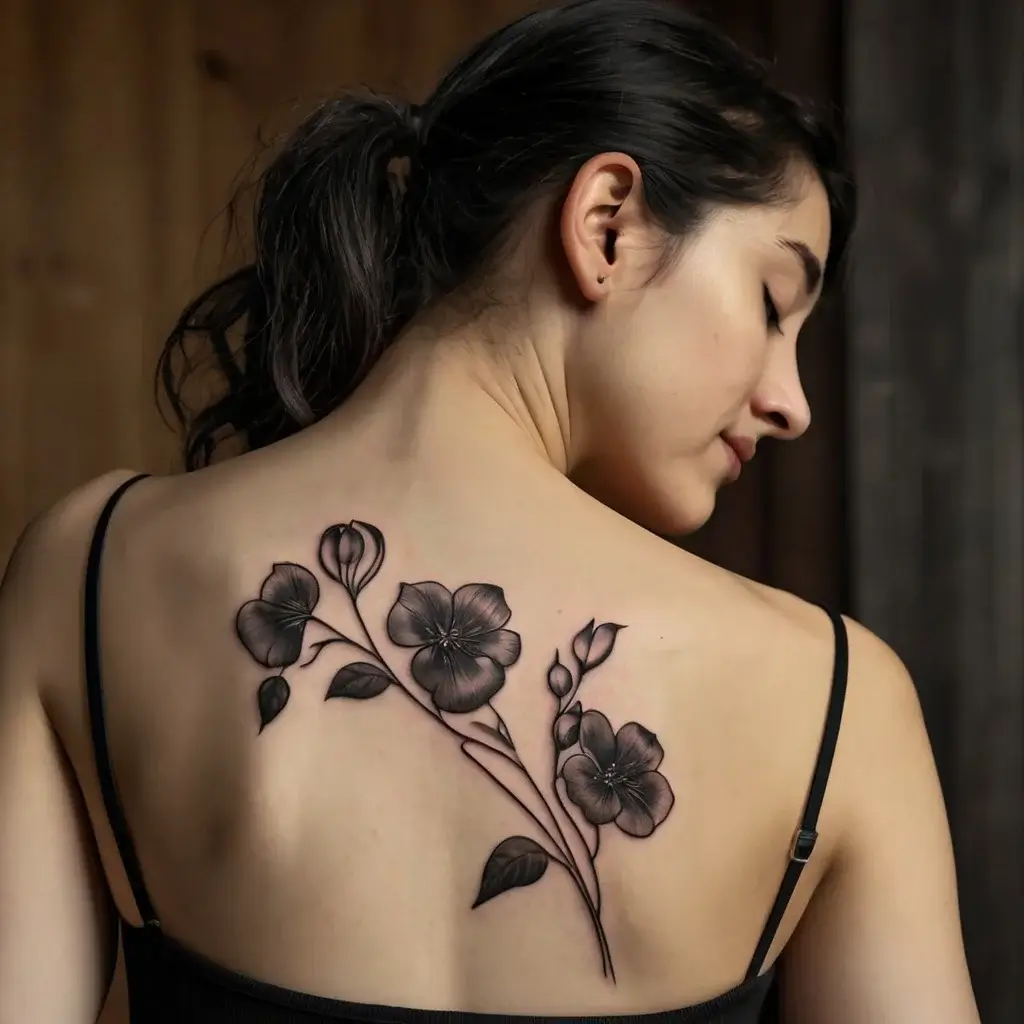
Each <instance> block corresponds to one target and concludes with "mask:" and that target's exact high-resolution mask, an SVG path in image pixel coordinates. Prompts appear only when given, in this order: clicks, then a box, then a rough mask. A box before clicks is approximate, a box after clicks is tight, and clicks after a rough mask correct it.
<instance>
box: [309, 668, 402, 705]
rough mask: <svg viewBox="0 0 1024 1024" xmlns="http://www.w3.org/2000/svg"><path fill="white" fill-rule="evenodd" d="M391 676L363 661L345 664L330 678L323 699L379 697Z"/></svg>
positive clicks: (367, 698) (388, 683)
mask: <svg viewBox="0 0 1024 1024" xmlns="http://www.w3.org/2000/svg"><path fill="white" fill-rule="evenodd" d="M391 682H392V679H391V676H389V675H388V674H387V672H385V671H384V669H382V668H380V667H379V666H378V665H371V664H369V663H368V662H365V661H359V662H356V663H355V664H353V665H346V666H345V667H344V668H343V669H341V670H340V671H339V672H338V673H336V675H335V676H334V678H333V679H332V680H331V685H330V686H329V687H328V689H327V696H326V697H324V700H330V699H331V698H332V697H348V698H349V699H350V700H369V699H370V698H371V697H379V696H380V695H381V694H382V693H383V692H384V691H385V690H386V689H387V688H388V687H389V686H390V685H391Z"/></svg>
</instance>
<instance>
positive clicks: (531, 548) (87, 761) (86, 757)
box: [47, 457, 837, 1013]
mask: <svg viewBox="0 0 1024 1024" xmlns="http://www.w3.org/2000/svg"><path fill="white" fill-rule="evenodd" d="M357 469H358V467H353V468H352V470H351V471H350V472H349V473H346V472H345V471H344V470H345V467H344V466H342V467H341V468H340V469H339V472H338V474H337V476H336V478H335V479H336V482H335V480H331V481H329V482H324V481H320V482H319V485H317V486H314V481H313V480H310V479H306V478H305V475H304V472H305V470H306V467H305V465H304V464H303V462H302V461H301V460H298V461H297V463H296V462H291V463H288V464H284V463H279V462H277V461H275V460H274V459H273V458H270V457H263V458H256V457H250V458H248V459H246V460H241V461H240V462H239V463H237V464H228V465H226V466H224V467H221V468H220V469H217V470H211V471H208V472H207V473H204V474H199V475H196V476H191V477H186V478H177V479H154V480H149V481H146V482H144V483H140V484H139V485H138V486H137V487H136V488H135V489H134V490H131V491H129V492H128V493H127V494H126V495H125V497H124V498H123V500H122V502H121V504H120V506H119V507H118V508H117V510H116V511H115V513H114V516H113V518H112V521H111V524H110V530H109V533H108V536H107V540H106V543H105V546H104V550H103V554H102V563H101V575H100V578H101V580H102V591H101V593H102V600H101V601H100V602H99V609H98V610H99V622H100V632H99V638H100V641H99V653H100V664H101V671H102V686H103V691H104V696H105V705H106V721H107V729H108V735H109V742H110V748H111V754H112V762H113V768H114V773H115V776H116V781H117V787H118V790H119V793H120V797H121V800H122V803H123V806H124V808H125V812H126V817H127V820H128V822H129V823H130V829H131V832H132V835H133V837H134V840H135V846H136V849H137V852H138V855H139V859H140V861H141V864H142V868H143V872H144V876H145V884H146V887H147V889H148V891H149V893H150V894H151V896H152V899H153V902H154V904H155V907H156V912H157V914H158V916H159V917H160V919H161V921H162V924H163V927H164V930H165V931H167V932H168V933H169V934H171V935H173V936H175V937H176V938H178V939H179V940H181V941H182V942H183V943H184V944H185V945H187V946H189V947H191V948H193V949H195V950H197V951H199V952H200V953H202V954H205V955H206V956H208V957H211V958H212V959H214V960H216V961H218V962H220V963H222V964H224V965H226V966H228V967H231V968H233V969H235V970H239V971H242V972H244V973H245V974H247V975H251V976H255V977H258V978H260V979H262V980H265V981H269V982H273V983H276V984H279V985H283V986H287V987H290V988H294V989H299V990H303V991H312V992H317V993H320V994H324V995H329V996H335V997H339V998H345V999H352V1000H359V1001H365V1002H380V1003H386V1004H398V1005H410V1006H421V1007H459V1008H463V1009H478V1010H490V1011H501V1012H531V1011H532V1012H546V1013H586V1012H593V1013H608V1012H615V1011H620V1012H628V1011H644V1010H650V1009H660V1008H666V1007H671V1006H679V1005H685V1004H689V1003H693V1002H697V1001H700V1000H702V999H704V998H707V997H709V996H713V995H716V994H718V993H720V992H722V991H724V990H725V989H727V988H729V987H730V986H732V985H734V984H736V983H737V982H738V981H739V980H740V979H741V978H742V976H743V972H744V970H745V969H746V967H747V963H748V961H749V959H750V956H751V954H752V952H753V949H754V946H755V944H756V942H757V939H758V936H759V934H760V933H761V929H762V927H763V925H764V921H765V917H766V915H767V913H768V910H769V908H770V906H771V904H772V901H773V899H774V897H775V893H776V890H777V889H778V885H779V882H780V879H781V877H782V872H783V870H784V868H785V865H786V862H787V859H788V855H789V850H790V844H791V841H792V836H793V832H794V829H795V828H796V826H797V825H798V823H799V819H800V812H801V808H802V805H803V802H804V799H805V797H806V792H807V785H808V782H809V779H810V774H811V770H812V768H813V766H814V761H815V756H816V753H817V749H818V744H819V742H820V739H821V732H822V724H823V719H824V713H825V707H826V703H827V699H828V693H829V684H830V680H831V669H832V658H833V638H832V632H831V629H830V627H829V625H828V620H827V618H826V617H825V616H824V615H823V614H821V612H820V611H818V610H816V609H813V608H810V607H809V606H805V605H803V604H802V603H801V602H798V601H796V600H795V599H792V598H787V597H786V596H785V595H779V594H776V593H774V592H770V591H767V590H765V589H763V588H758V587H755V586H753V585H751V584H749V583H747V582H745V581H742V580H740V579H738V578H736V577H733V576H731V575H730V574H728V573H725V572H724V571H722V570H718V569H716V568H714V567H711V566H708V565H707V564H705V563H702V562H699V561H697V560H696V559H694V558H692V557H690V556H688V555H686V554H684V553H683V552H681V551H678V550H676V549H674V548H673V547H671V546H670V545H668V544H666V543H664V542H662V541H659V540H657V539H656V538H653V537H651V536H650V535H648V534H646V533H644V532H642V531H640V530H638V529H636V528H635V527H633V526H632V525H631V524H628V523H627V522H625V521H623V520H620V519H618V517H615V516H614V515H612V514H611V513H608V512H606V511H605V510H604V509H603V508H601V507H600V506H594V505H592V504H591V503H590V502H589V501H588V500H586V499H583V500H581V499H580V498H579V497H578V496H577V495H576V493H575V491H574V490H573V489H572V488H570V487H568V486H567V485H565V486H563V485H562V484H561V483H560V478H559V480H552V481H551V485H552V486H551V489H550V491H549V492H548V493H535V494H534V500H532V501H527V500H525V498H526V497H527V496H525V495H520V496H519V497H520V499H522V500H519V501H517V500H516V493H515V489H514V487H513V486H511V485H509V486H507V487H505V488H503V486H502V481H501V479H500V478H499V477H498V476H497V475H493V474H492V475H490V476H489V475H488V474H487V472H486V470H482V471H481V473H480V475H479V476H478V477H477V478H476V479H475V481H473V483H474V485H475V486H472V487H468V488H467V487H465V486H464V485H463V486H460V485H459V484H458V482H457V481H454V480H453V481H432V482H431V483H429V484H426V485H423V484H420V485H417V487H416V488H415V493H405V494H402V493H391V494H389V493H388V487H381V486H373V484H372V483H368V482H366V480H365V477H364V476H363V475H361V474H359V473H358V472H357V471H356V470H357ZM544 486H547V485H544ZM111 489H112V487H111V481H109V480H108V481H105V482H103V483H102V484H98V485H97V486H96V488H95V493H94V494H93V495H92V496H91V498H85V499H84V501H83V503H84V504H86V505H91V506H92V511H93V513H94V514H95V513H98V511H99V506H100V505H101V504H102V502H101V501H98V499H99V498H100V497H101V496H105V495H106V494H109V492H110V490H111ZM542 489H543V488H542ZM415 499H419V500H415ZM446 502H447V504H446ZM351 521H358V522H359V523H361V524H369V525H370V526H372V527H375V528H376V531H379V539H378V535H377V533H375V532H374V531H372V530H370V529H369V527H368V526H365V525H364V526H362V527H360V528H357V529H358V530H359V532H358V536H357V533H356V532H354V531H353V530H352V529H351V528H350V529H349V530H347V531H340V530H334V531H333V532H332V531H331V530H330V528H331V527H333V526H335V524H348V523H350V522H351ZM360 542H361V544H362V551H361V553H360V552H359V551H358V548H359V546H360ZM347 559H351V561H350V562H349V564H348V566H346V560H347ZM339 581H340V582H339ZM425 581H426V582H425ZM346 583H347V584H348V585H347V586H346ZM405 585H408V586H405ZM361 588H362V589H361ZM460 588H461V589H460ZM449 595H450V596H449ZM446 617H447V620H446V621H447V622H448V624H449V629H448V631H447V634H445V633H444V631H443V630H441V631H440V632H438V629H437V623H438V622H440V621H441V620H444V619H445V618H446ZM506 620H507V621H506ZM71 636H74V634H71ZM341 636H344V637H347V638H348V639H349V640H350V641H352V643H345V642H341V641H340V639H339V638H340V637H341ZM79 637H80V634H79ZM324 641H334V642H331V643H324ZM355 644H358V645H359V647H356V646H355ZM360 648H362V649H360ZM354 664H355V665H360V664H361V665H363V666H366V665H370V666H372V667H371V668H370V669H367V668H365V667H364V668H361V669H360V668H351V667H349V668H348V669H347V670H346V671H342V670H343V669H346V666H352V665H354ZM556 664H557V665H560V666H563V667H564V668H556V669H555V670H554V671H553V672H552V666H553V665H556ZM268 680H270V681H269V682H268ZM81 686H82V683H81V679H80V678H73V679H72V678H69V679H68V680H67V682H66V684H64V683H62V684H58V685H56V686H55V687H54V688H53V690H52V692H50V693H49V694H47V700H48V703H50V704H51V705H52V714H53V717H54V720H55V722H56V724H57V728H58V731H59V732H60V734H61V737H62V740H63V741H64V743H65V745H66V747H67V749H68V751H69V753H70V755H71V758H72V761H73V764H74V766H75V769H76V772H77V773H78V775H79V776H80V778H81V780H82V783H83V788H84V791H85V793H86V795H87V800H88V803H89V807H90V813H91V817H92V820H93V822H94V826H95V828H96V830H97V834H98V836H99V839H100V846H101V850H102V853H103V856H104V863H105V867H106V870H107V872H108V876H109V877H110V879H111V881H112V885H113V889H114V892H115V895H116V898H117V901H118V904H119V907H120V909H121V910H122V912H123V913H124V914H125V916H126V917H128V919H129V920H133V919H134V920H138V916H137V913H136V911H135V908H134V907H133V903H132V898H131V894H130V890H129V888H128V886H127V884H126V880H125V877H124V872H123V868H122V866H121V864H120V860H119V858H118V856H117V853H116V848H115V846H114V844H113V842H112V837H111V834H110V829H109V825H108V823H107V820H106V816H105V814H104V810H103V806H102V801H101V799H100V795H99V790H98V784H97V778H96V771H95V767H94V764H93V752H92V749H91V738H90V729H89V723H88V716H87V714H86V712H85V707H84V704H83V702H82V699H81ZM488 696H490V699H489V700H488V699H487V698H488ZM285 697H287V702H286V703H285ZM577 702H579V704H578V706H577ZM282 705H283V706H282ZM566 710H567V711H568V712H569V713H568V714H565V715H562V717H559V714H560V711H566ZM580 712H583V713H584V714H583V717H579V713H580ZM631 723H632V724H631ZM581 727H582V728H581ZM569 761H572V764H570V765H569V767H568V768H567V767H566V764H567V762H569ZM616 762H617V767H616ZM563 772H564V773H565V774H564V776H563V774H562V773H563ZM655 775H656V776H657V777H655ZM613 805H614V806H613ZM588 818H589V820H588ZM836 820H837V812H836V811H835V810H833V809H831V808H830V806H829V804H828V803H827V804H826V809H825V814H824V816H823V824H822V832H823V841H822V846H821V849H820V852H819V854H818V855H817V857H816V858H815V861H814V862H813V863H812V865H811V866H810V869H809V871H808V873H807V877H808V881H807V882H806V883H805V885H803V886H802V887H801V891H799V892H798V894H797V898H796V900H795V901H794V904H793V906H792V907H791V911H790V913H789V914H787V918H786V921H785V923H784V925H783V928H782V929H781V933H780V944H781V941H782V940H784V939H785V937H786V935H787V934H788V933H789V932H790V931H791V930H792V927H793V925H794V924H795V921H796V920H797V918H798V917H799V913H800V910H801V909H802V907H803V906H804V905H805V904H806V901H807V899H808V898H809V896H810V892H811V891H812V890H813V888H814V884H815V881H816V879H818V878H820V877H821V874H822V872H823V871H824V869H825V867H826V866H827V863H828V860H829V856H830V854H829V849H830V846H831V839H830V822H835V821H836ZM594 821H597V822H601V824H599V825H594V824H592V822H594ZM652 831H653V834H649V835H646V836H645V833H651V832H652ZM831 831H832V832H833V833H834V832H835V827H834V825H833V827H832V829H831ZM507 839H512V840H513V841H512V842H510V843H506V844H505V845H504V846H502V845H501V844H502V843H503V841H504V840H507ZM526 885H529V886H530V888H527V889H524V890H523V891H518V887H520V886H526ZM588 897H589V900H588ZM598 900H599V901H600V903H598ZM598 908H599V910H600V917H599V921H600V923H601V929H598V928H595V921H594V914H593V910H594V909H598ZM604 944H606V946H607V948H606V949H604V950H603V949H602V946H603V945H604ZM603 968H605V969H614V972H615V975H616V981H617V984H616V985H615V986H614V987H612V986H610V985H608V984H606V983H605V980H604V977H603ZM527 982H528V983H527Z"/></svg>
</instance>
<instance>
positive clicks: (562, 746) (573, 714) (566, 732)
mask: <svg viewBox="0 0 1024 1024" xmlns="http://www.w3.org/2000/svg"><path fill="white" fill-rule="evenodd" d="M582 713H583V707H582V705H581V704H580V702H579V701H577V702H576V703H575V704H573V706H572V707H571V708H569V710H568V711H566V712H563V713H562V714H561V715H559V716H558V718H556V719H555V742H556V743H557V744H558V749H559V750H560V751H562V750H568V749H569V747H571V746H572V745H573V744H574V743H575V742H576V741H577V740H578V739H579V738H580V718H581V717H582Z"/></svg>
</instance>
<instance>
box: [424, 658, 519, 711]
mask: <svg viewBox="0 0 1024 1024" xmlns="http://www.w3.org/2000/svg"><path fill="white" fill-rule="evenodd" d="M412 674H413V678H414V679H415V680H416V682H418V683H419V684H420V686H422V687H423V689H424V690H426V691H427V692H428V693H430V694H431V695H432V696H433V699H434V705H435V706H436V707H437V708H438V709H439V710H441V711H451V712H454V713H455V714H465V713H466V712H468V711H476V709H477V708H481V707H483V706H484V704H486V703H487V702H488V701H489V700H490V699H491V698H492V697H493V696H494V695H495V694H496V693H497V692H498V691H499V690H500V689H501V688H502V686H503V685H504V684H505V670H504V669H503V668H502V667H501V666H500V665H498V664H497V663H496V662H494V661H492V660H491V659H490V658H473V657H470V655H468V654H466V653H465V652H464V651H460V650H459V649H458V648H456V647H447V648H444V647H442V646H441V645H440V644H431V645H430V646H429V647H424V648H423V649H422V650H420V651H418V652H417V653H416V656H415V657H414V658H413V659H412Z"/></svg>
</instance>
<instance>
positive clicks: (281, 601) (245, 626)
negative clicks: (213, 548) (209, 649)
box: [235, 562, 320, 668]
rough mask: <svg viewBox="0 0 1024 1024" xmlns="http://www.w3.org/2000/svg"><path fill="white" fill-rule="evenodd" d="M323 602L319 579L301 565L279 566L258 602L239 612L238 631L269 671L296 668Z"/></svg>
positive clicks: (262, 590)
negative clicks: (309, 624) (308, 627)
mask: <svg viewBox="0 0 1024 1024" xmlns="http://www.w3.org/2000/svg"><path fill="white" fill-rule="evenodd" d="M319 600H320V585H319V584H318V583H317V581H316V577H315V576H314V575H313V574H312V573H311V572H310V571H309V570H308V569H304V568H303V567H302V566H301V565H294V564H293V563H291V562H280V563H277V564H276V565H275V566H274V569H273V572H271V574H270V575H269V576H268V577H267V578H266V579H265V580H264V581H263V587H262V588H261V590H260V596H259V600H257V601H247V602H246V603H245V604H243V605H242V607H241V608H240V609H239V611H238V617H237V618H236V619H235V629H236V631H237V633H238V638H239V639H240V640H241V641H242V643H243V644H245V647H246V650H248V652H249V653H250V654H251V655H252V656H253V658H255V659H256V661H258V662H259V663H260V664H261V665H266V666H267V668H285V667H287V666H288V665H294V664H295V662H297V661H298V660H299V655H300V654H301V653H302V638H303V635H304V633H305V630H306V623H307V622H309V619H310V617H311V616H312V614H313V609H314V608H316V605H317V602H318V601H319Z"/></svg>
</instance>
